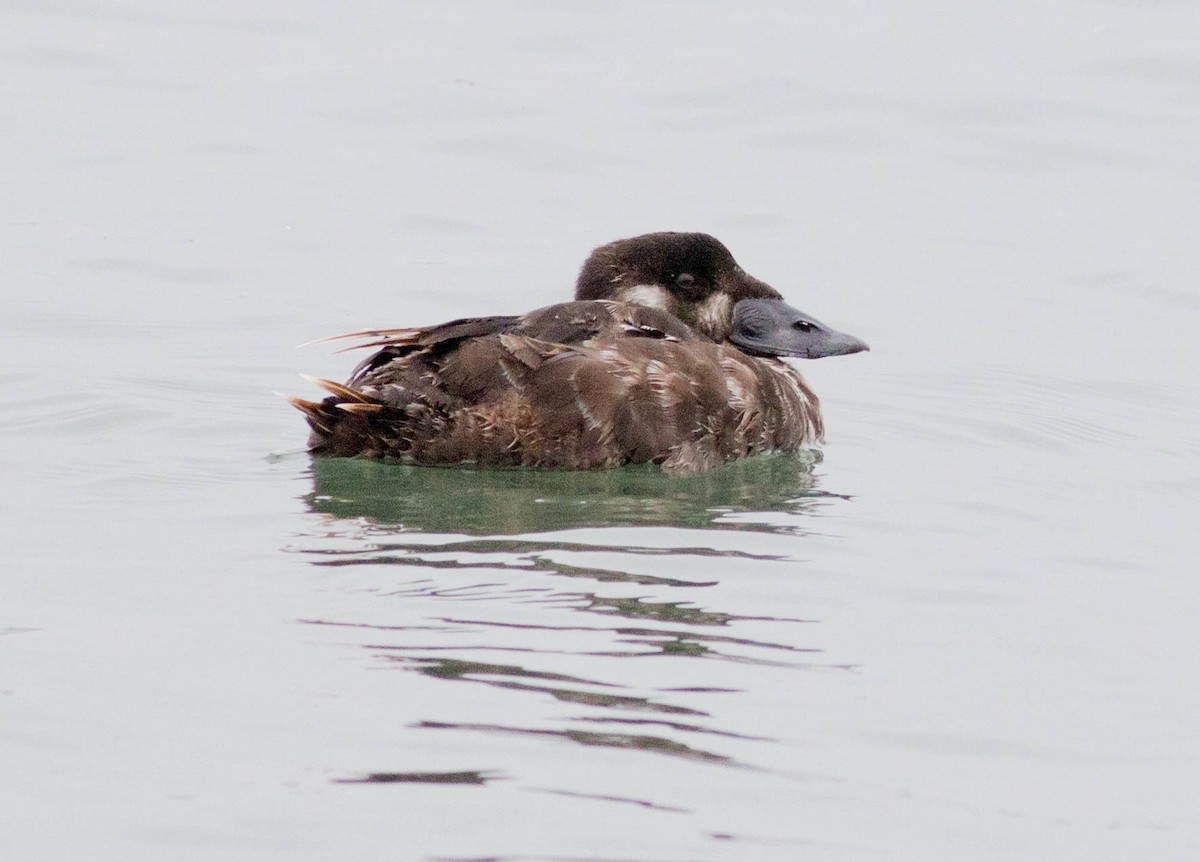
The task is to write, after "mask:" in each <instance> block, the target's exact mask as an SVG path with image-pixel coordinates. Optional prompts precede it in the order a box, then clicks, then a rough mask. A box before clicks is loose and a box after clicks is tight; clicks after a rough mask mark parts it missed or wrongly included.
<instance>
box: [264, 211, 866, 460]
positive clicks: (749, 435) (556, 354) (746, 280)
mask: <svg viewBox="0 0 1200 862" xmlns="http://www.w3.org/2000/svg"><path fill="white" fill-rule="evenodd" d="M337 338H358V339H361V340H363V341H364V342H365V343H363V344H361V345H359V346H360V347H375V348H379V349H378V351H377V352H376V353H374V354H372V355H371V356H369V357H368V358H367V359H365V360H364V361H363V362H362V363H360V364H359V366H358V367H357V368H356V369H354V372H353V373H352V374H351V375H350V379H349V380H348V381H347V382H346V383H345V384H339V383H335V382H333V381H330V380H319V379H316V378H310V379H312V380H313V381H314V382H315V383H317V384H318V385H320V386H321V387H322V388H324V389H325V390H326V391H327V392H329V393H330V394H329V397H327V398H325V399H324V400H323V401H320V402H316V401H306V400H303V399H299V398H290V399H288V400H289V401H290V402H291V403H292V404H293V405H294V406H295V407H296V408H298V409H299V410H300V411H302V412H303V413H304V414H305V416H306V417H307V419H308V424H309V425H310V426H311V428H312V434H311V436H310V439H309V449H310V451H311V452H312V454H314V455H322V456H331V457H354V458H369V459H375V460H381V461H390V462H396V463H404V464H419V465H429V466H435V465H445V466H448V465H468V466H478V467H493V466H523V467H548V468H556V469H566V470H581V469H591V468H600V467H617V466H620V465H623V464H637V463H644V462H652V463H655V464H660V465H662V467H663V468H664V469H667V470H676V471H699V470H706V469H709V468H711V467H714V466H716V465H718V464H722V463H724V462H727V461H732V460H734V459H737V458H743V457H746V456H749V455H757V454H760V453H764V452H771V451H780V450H784V451H786V450H795V449H798V448H800V447H802V446H804V445H806V444H809V443H814V442H818V441H820V440H822V439H823V431H824V429H823V425H822V421H821V411H820V404H819V402H818V400H817V396H816V395H815V394H814V393H813V391H812V390H811V389H809V387H808V385H807V384H806V383H805V382H804V379H803V378H802V377H801V376H800V374H799V372H797V371H796V370H795V369H794V368H792V367H791V366H790V365H788V364H787V363H785V362H783V361H782V359H780V357H804V358H809V359H817V358H820V357H824V356H837V355H841V354H847V353H857V352H859V351H861V350H867V349H868V348H867V345H866V344H864V343H863V342H862V341H860V340H859V339H857V338H854V337H853V336H850V335H846V334H844V333H841V332H838V331H836V330H834V329H831V328H829V327H828V326H826V325H825V324H823V323H821V322H820V321H818V320H816V319H815V318H813V317H811V316H809V315H807V314H805V313H803V312H801V311H797V310H796V309H795V308H792V307H791V306H790V305H788V304H787V303H785V302H784V301H783V298H782V297H781V296H780V294H779V292H778V291H776V290H775V289H774V288H773V287H771V286H770V285H768V284H766V283H765V282H762V281H759V280H758V279H757V278H754V277H753V276H751V275H749V274H747V273H746V272H745V271H744V270H743V269H742V268H741V267H740V266H738V264H737V262H736V261H735V260H734V258H733V255H732V254H730V252H729V250H728V249H727V248H726V247H725V246H724V245H722V244H721V243H720V242H719V241H718V240H717V239H715V238H714V237H712V236H709V235H708V234H703V233H651V234H645V235H643V236H637V237H633V238H631V239H623V240H617V241H616V242H612V243H609V244H607V245H603V246H600V247H599V248H597V249H596V250H595V251H593V252H592V253H591V255H590V256H589V257H588V259H587V261H586V262H585V263H584V265H583V269H582V270H581V271H580V273H579V278H578V281H577V282H576V286H575V301H574V302H565V303H560V304H558V305H551V306H548V307H546V308H541V309H538V310H536V311H532V312H530V313H528V314H524V315H519V316H503V317H476V318H464V319H461V320H454V321H451V322H449V323H443V324H441V325H439V326H430V327H423V328H415V329H377V330H366V331H363V332H356V333H352V334H350V335H345V336H337Z"/></svg>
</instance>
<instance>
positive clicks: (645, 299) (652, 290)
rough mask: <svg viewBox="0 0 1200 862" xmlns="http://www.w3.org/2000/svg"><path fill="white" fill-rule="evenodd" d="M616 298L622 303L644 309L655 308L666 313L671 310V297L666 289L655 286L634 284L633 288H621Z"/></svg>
mask: <svg viewBox="0 0 1200 862" xmlns="http://www.w3.org/2000/svg"><path fill="white" fill-rule="evenodd" d="M617 298H618V299H619V300H621V301H622V302H629V303H632V304H634V305H640V306H643V307H645V308H657V309H658V310H659V311H667V312H669V311H670V310H671V295H670V294H669V293H667V291H666V288H663V287H660V286H659V285H657V284H635V285H634V286H633V287H626V288H623V289H622V290H621V291H619V292H618V293H617Z"/></svg>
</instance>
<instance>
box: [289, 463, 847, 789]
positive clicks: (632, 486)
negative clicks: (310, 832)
mask: <svg viewBox="0 0 1200 862" xmlns="http://www.w3.org/2000/svg"><path fill="white" fill-rule="evenodd" d="M818 459H819V456H818V454H817V453H801V454H799V455H779V456H773V457H765V458H753V459H748V460H745V461H741V462H736V463H734V464H730V465H728V466H727V467H725V468H722V469H718V470H715V471H712V472H710V473H706V474H701V475H698V476H668V475H665V474H663V473H662V472H661V471H659V470H657V469H656V468H652V467H645V468H642V467H639V468H630V469H625V470H614V471H607V472H595V473H555V472H541V471H528V470H510V471H467V470H455V469H431V468H417V467H396V466H387V465H380V464H377V463H372V462H366V461H352V460H318V461H315V462H314V463H313V467H312V477H313V490H312V492H311V493H310V494H308V495H306V497H305V498H304V499H305V502H306V503H307V505H308V506H309V508H310V509H311V510H312V511H313V512H314V513H317V514H320V515H323V516H325V517H324V518H323V519H322V522H321V523H320V525H319V526H318V527H316V528H315V529H314V530H313V531H312V533H311V535H309V536H308V537H305V538H304V539H303V540H302V542H301V547H300V548H299V550H300V551H301V552H302V553H304V554H305V556H307V557H308V559H309V560H310V562H311V563H312V565H313V566H314V567H315V568H316V569H318V570H320V571H322V572H324V573H326V574H327V575H329V576H330V577H331V578H335V579H337V578H342V577H347V578H349V579H350V582H351V583H352V586H351V587H349V589H350V590H351V592H352V594H353V595H354V596H356V597H358V598H363V597H365V599H366V603H365V604H360V605H357V610H354V611H351V612H350V613H352V614H357V615H358V616H357V618H355V617H353V616H351V617H350V618H346V617H343V618H341V619H331V618H328V617H327V616H324V615H323V616H322V617H321V618H314V619H309V620H304V622H305V623H306V624H309V625H314V626H324V627H336V628H338V629H341V630H343V631H345V632H347V634H350V635H352V636H353V641H354V643H356V644H357V645H358V646H360V647H361V648H363V649H364V650H365V651H366V652H367V653H368V654H369V655H370V656H372V660H373V661H374V662H378V663H379V664H377V665H376V666H382V667H393V668H398V669H401V670H404V671H408V672H412V673H417V674H420V675H422V676H424V677H426V678H428V679H436V680H442V681H446V682H457V683H472V684H475V685H482V686H486V687H488V689H490V690H491V691H493V692H496V695H495V696H494V697H493V698H489V699H485V700H484V701H483V703H484V706H483V709H484V710H485V713H484V715H483V716H481V715H480V714H479V712H478V710H475V711H473V712H472V713H471V714H470V715H466V714H464V715H462V716H461V720H456V718H457V717H456V716H454V715H451V716H449V717H445V716H439V718H438V720H434V719H433V718H427V719H424V720H420V721H418V722H417V723H415V724H413V725H411V727H412V728H413V729H417V730H421V731H425V730H433V731H442V732H444V731H450V730H453V731H464V732H469V733H477V734H484V735H493V736H505V737H513V736H518V737H521V738H525V739H530V740H555V741H560V742H561V741H566V742H571V743H575V745H577V746H583V747H586V748H595V747H602V748H608V749H613V750H621V751H633V752H650V753H654V754H660V755H667V756H668V757H671V758H674V759H677V760H682V761H687V762H690V763H695V764H700V765H715V766H725V767H727V766H742V767H745V766H749V765H751V763H750V762H749V761H747V760H745V759H744V758H741V757H734V756H733V754H732V753H727V752H722V751H718V750H714V746H717V745H722V744H730V743H735V742H736V743H757V744H761V745H768V746H769V745H771V744H772V743H773V740H771V739H769V738H767V737H764V736H755V735H750V734H746V733H739V732H735V731H733V730H731V729H729V728H728V727H722V720H721V714H720V711H719V710H716V711H714V704H716V706H717V707H719V706H720V705H721V704H722V703H723V702H724V701H723V699H724V698H736V697H738V696H739V695H740V694H741V685H740V679H739V677H738V676H737V674H738V673H740V671H734V670H732V668H734V667H736V666H745V667H761V668H764V669H780V670H783V671H785V672H786V671H796V670H800V671H803V670H808V669H812V668H816V667H824V668H829V667H831V666H832V665H831V664H830V663H828V662H821V651H820V649H818V648H815V647H813V646H812V645H811V644H807V643H803V642H800V641H801V639H802V638H804V637H806V636H807V634H808V633H811V632H813V631H815V629H814V628H813V625H812V624H813V623H814V621H813V620H806V619H804V618H803V616H804V615H803V613H798V614H797V613H793V614H782V613H781V614H779V615H772V616H764V615H748V614H745V613H738V612H737V608H732V607H731V608H719V607H712V606H711V605H712V602H713V601H714V600H719V597H720V596H722V595H728V591H727V590H722V589H721V587H722V584H723V582H724V581H727V580H728V581H730V582H731V583H737V582H738V580H739V579H750V580H754V579H763V578H772V577H775V576H777V575H778V574H785V575H788V576H790V574H791V573H792V571H793V570H794V567H795V566H796V565H797V562H796V560H795V559H794V558H793V557H792V556H791V555H790V554H789V555H782V554H780V553H778V549H779V547H780V543H779V542H778V541H775V542H773V543H772V549H774V550H775V551H776V553H764V552H763V550H762V549H761V547H760V543H759V542H758V541H757V540H756V536H762V535H763V534H774V535H776V536H781V535H782V536H790V537H792V538H793V539H797V540H802V539H803V537H804V536H806V535H808V534H809V533H810V530H808V529H807V528H806V527H805V526H804V521H805V520H806V516H808V515H811V514H813V513H814V511H815V510H817V509H819V508H820V507H822V506H825V505H830V504H833V503H835V502H837V501H838V500H839V499H841V498H838V497H836V495H833V494H829V493H826V492H823V491H821V490H819V489H818V488H817V487H816V479H815V477H814V476H813V475H812V473H811V467H812V465H813V464H814V463H816V461H817V460H818ZM757 513H770V515H771V517H764V518H761V519H759V520H760V521H761V522H756V518H755V515H756V514H757ZM780 513H782V514H785V515H789V516H793V517H791V518H784V519H780V518H779V514H780ZM731 514H737V515H738V516H739V517H738V518H737V519H736V523H734V522H732V520H731V519H726V517H725V516H728V515H731ZM781 521H782V523H781ZM583 527H587V528H591V529H590V530H589V532H588V535H587V540H586V541H583V540H578V541H577V540H574V536H573V535H572V534H570V533H563V532H557V533H556V532H555V531H563V530H568V529H577V528H583ZM632 527H639V528H646V527H652V528H669V529H668V530H663V531H660V532H657V533H654V534H653V536H654V540H655V541H656V542H657V541H662V539H663V538H664V537H665V538H666V539H667V540H668V546H666V547H664V546H661V545H658V546H655V545H653V544H648V543H646V542H640V543H639V542H636V541H631V540H630V539H631V537H632V536H634V535H638V536H646V535H647V534H646V533H645V531H644V529H643V530H639V531H638V532H637V533H631V532H630V528H632ZM597 528H608V529H607V530H604V531H600V532H598V529H597ZM713 530H721V531H722V532H723V534H724V535H725V536H726V539H725V540H723V541H722V542H720V543H716V544H718V545H720V547H716V548H714V547H712V545H713V544H714V543H713V542H711V541H710V538H711V537H712V536H713V535H714V534H713V532H712V531H713ZM730 531H735V532H734V533H733V535H735V536H738V537H742V536H744V537H745V541H742V540H741V539H740V538H739V539H737V540H735V541H733V542H730V541H729V538H728V537H729V536H730ZM521 534H526V535H521ZM731 544H732V545H734V546H735V547H729V546H730V545H731ZM669 545H674V546H673V547H672V546H669ZM647 570H649V571H647ZM665 593H669V595H666V594H665ZM464 602H470V603H472V608H473V609H475V608H477V609H478V610H477V611H476V610H473V611H472V612H471V613H470V614H455V613H453V612H451V611H450V608H452V607H462V606H463V603H464ZM760 606H761V605H760ZM739 607H743V606H741V605H739ZM793 611H802V609H793ZM381 617H382V619H381ZM581 620H582V622H581ZM501 655H502V656H504V658H502V659H499V660H496V659H497V658H499V656H501ZM627 659H636V660H637V661H634V662H630V661H627ZM694 659H703V660H705V661H706V662H708V663H712V662H715V663H717V664H706V667H711V668H714V669H715V668H730V669H731V670H730V671H729V673H728V675H725V676H720V675H714V674H712V673H711V672H709V673H704V674H703V675H702V676H701V677H700V678H699V679H698V678H696V677H694V676H691V675H689V674H691V669H692V668H699V667H700V666H699V665H697V664H695V663H694V662H693V661H692V660H694ZM679 662H683V664H682V665H680V664H678V663H679ZM664 668H669V670H668V671H667V673H666V676H665V677H664V676H663V670H664ZM772 672H777V671H775V670H772ZM714 677H715V678H716V679H720V680H728V681H729V682H732V684H725V685H706V684H705V683H710V682H712V681H713V679H714ZM689 683H691V684H689ZM697 683H700V684H697ZM501 692H503V694H501ZM512 698H517V700H513V699H512ZM714 698H715V700H714ZM447 702H448V703H452V702H455V701H454V700H453V699H451V700H448V701H447ZM431 707H437V708H439V709H444V708H445V707H444V705H443V706H441V707H439V706H438V704H436V703H435V704H431ZM564 707H566V708H570V709H571V710H572V711H573V712H574V713H575V714H572V715H566V716H564V715H562V714H561V710H562V709H563V708H564ZM493 710H494V715H488V714H487V713H488V711H493ZM497 750H501V751H503V750H507V749H506V748H504V747H501V748H499V749H497ZM557 756H559V757H566V758H567V759H569V758H570V755H563V754H562V751H561V750H560V753H559V754H558V755H557ZM479 765H480V766H483V764H479ZM488 765H489V766H496V765H499V764H488ZM380 766H387V767H389V768H390V767H395V766H401V767H402V766H403V764H386V765H385V764H380ZM522 768H523V764H522V763H521V762H519V761H518V762H516V763H505V764H504V769H503V770H502V773H501V774H502V775H503V777H504V778H506V779H511V780H514V781H518V782H520V781H521V779H522V778H523V775H522ZM570 773H571V771H570V770H564V773H563V774H570ZM495 777H496V773H494V772H488V771H487V770H484V769H478V770H465V771H464V770H455V771H447V772H444V773H443V772H424V771H422V772H415V771H401V770H392V769H389V770H388V771H384V770H380V771H378V772H372V773H369V774H367V775H365V776H361V777H357V778H353V779H342V781H343V782H344V783H371V784H381V783H409V784H413V783H417V784H421V783H468V784H484V783H486V782H487V781H488V780H491V779H494V778H495ZM528 789H537V790H539V791H541V792H548V793H555V794H562V795H567V796H571V795H575V796H580V797H584V798H595V799H610V800H613V801H621V802H629V803H631V804H636V805H639V806H646V807H653V808H661V809H663V810H678V809H673V808H672V807H671V806H670V805H669V804H666V803H665V801H664V800H647V799H642V798H641V797H639V796H634V795H630V796H624V795H622V796H612V795H611V794H602V793H593V792H591V790H590V789H589V787H588V786H586V784H585V785H584V786H582V787H574V788H566V787H554V788H547V787H538V788H532V787H530V788H528ZM631 789H633V788H631Z"/></svg>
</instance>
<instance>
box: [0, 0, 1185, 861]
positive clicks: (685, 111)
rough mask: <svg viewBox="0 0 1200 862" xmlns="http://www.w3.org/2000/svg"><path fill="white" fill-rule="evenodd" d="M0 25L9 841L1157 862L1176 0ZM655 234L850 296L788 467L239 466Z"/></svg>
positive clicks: (594, 856) (1176, 580) (293, 7)
mask: <svg viewBox="0 0 1200 862" xmlns="http://www.w3.org/2000/svg"><path fill="white" fill-rule="evenodd" d="M0 20H2V22H3V24H2V26H0V68H2V69H3V75H2V76H0V82H2V83H0V88H2V91H3V102H2V104H3V128H4V134H3V135H2V136H0V157H2V160H3V165H4V169H3V171H0V192H2V199H3V201H4V213H5V217H4V229H3V255H2V259H0V272H2V275H3V294H2V298H0V356H2V358H3V365H2V370H0V393H2V397H3V405H4V407H3V413H2V415H0V433H2V434H3V446H2V447H0V451H2V454H0V462H2V465H3V466H2V469H3V476H4V479H5V482H4V486H5V493H4V495H3V498H2V500H3V501H2V503H0V505H3V507H4V514H3V521H2V526H0V544H2V548H3V559H4V566H3V575H2V576H0V600H2V603H0V634H3V635H4V636H3V637H0V655H2V656H3V659H2V661H0V764H2V765H0V773H2V775H3V777H2V778H0V812H2V813H0V818H2V819H3V828H2V829H0V845H3V855H4V857H5V858H7V859H68V858H70V859H85V858H86V859H122V860H142V859H145V860H151V859H153V860H159V859H214V858H227V859H239V860H242V859H247V860H256V859H264V860H266V859H288V860H306V859H313V860H316V859H349V858H368V859H382V858H389V859H456V860H468V859H469V860H482V859H504V860H533V859H537V860H549V859H554V860H566V859H572V860H646V862H667V860H745V859H756V860H758V859H787V860H790V859H798V858H806V859H838V860H840V859H846V860H866V859H913V860H917V859H920V860H927V859H972V860H980V859H997V860H1007V859H1131V858H1142V859H1156V860H1162V859H1194V858H1197V855H1198V854H1200V829H1198V826H1197V815H1196V810H1197V801H1198V799H1197V787H1196V785H1197V778H1198V776H1200V762H1198V761H1200V743H1198V734H1197V732H1196V715H1197V714H1198V713H1200V693H1198V684H1197V675H1196V668H1197V665H1198V659H1200V655H1198V653H1200V649H1198V645H1197V620H1198V619H1200V614H1198V608H1197V604H1198V602H1197V599H1198V597H1200V587H1198V586H1197V584H1196V579H1195V576H1194V570H1195V562H1194V556H1195V548H1196V544H1195V526H1194V522H1195V519H1196V512H1197V506H1196V501H1197V492H1198V491H1200V476H1198V473H1197V468H1196V463H1197V454H1200V453H1198V445H1197V443H1196V439H1195V428H1196V426H1197V422H1198V421H1200V398H1198V396H1197V386H1196V383H1197V376H1196V363H1197V359H1200V357H1198V356H1197V352H1196V348H1195V343H1196V339H1195V333H1196V331H1197V327H1198V325H1200V292H1198V291H1197V286H1196V283H1197V271H1198V264H1200V254H1198V252H1197V242H1196V226H1197V224H1200V165H1198V159H1200V156H1198V155H1197V154H1198V153H1200V53H1198V49H1197V45H1198V44H1200V11H1198V10H1197V7H1196V6H1195V5H1194V4H1191V3H1183V2H1179V3H1173V2H1167V0H1163V2H1152V3H1122V2H1054V3H1045V2H1036V3H1035V2H1021V0H1017V2H1013V0H1005V2H981V3H972V4H949V3H936V2H918V3H908V4H891V5H888V4H882V3H868V2H857V3H856V2H850V3H839V4H815V3H756V4H730V3H715V2H655V3H605V4H591V5H587V6H584V5H581V4H557V3H536V2H528V3H507V4H492V3H439V4H432V3H430V4H392V5H385V4H322V3H267V2H263V3H224V2H218V3H206V4H198V3H182V2H163V0H156V2H113V3H83V2H55V3H48V2H42V0H39V2H37V3H32V2H29V3H24V2H9V3H7V4H5V6H4V8H3V11H2V12H0ZM663 229H676V230H705V231H709V232H711V233H714V234H716V235H717V236H719V237H720V238H721V239H723V240H724V241H725V242H726V243H727V244H728V245H729V246H730V247H731V248H732V249H733V251H734V253H735V254H736V255H737V257H738V259H739V261H740V262H741V263H742V264H743V265H744V266H745V267H746V269H747V270H749V271H750V272H751V273H753V274H755V275H757V276H758V277H760V278H763V279H765V280H767V281H769V282H771V283H772V284H774V285H775V286H776V287H778V288H779V289H780V290H781V291H782V292H783V293H784V294H785V295H786V296H787V297H788V298H789V300H791V301H792V302H793V304H795V305H797V306H799V307H801V308H803V309H804V310H806V311H808V312H810V313H812V314H814V315H816V316H818V317H820V318H821V319H824V320H826V321H827V322H829V323H830V324H832V325H834V326H837V327H839V328H843V329H845V330H847V331H849V332H852V333H854V334H856V335H858V336H861V337H862V338H864V339H866V340H867V341H869V342H870V343H871V345H872V348H873V350H872V352H871V353H869V354H864V355H860V356H854V357H848V358H844V359H832V360H826V361H822V362H819V363H812V364H806V365H804V367H803V370H804V371H805V373H806V374H807V375H808V377H809V380H810V382H811V383H812V384H813V386H814V387H815V388H816V389H817V391H818V392H819V393H820V394H821V396H822V398H823V400H824V402H825V405H826V418H827V423H828V426H829V429H830V433H829V444H828V446H827V447H826V448H825V460H824V462H823V463H822V464H820V465H819V466H817V467H816V468H815V469H814V471H813V473H812V474H811V475H810V474H807V473H805V472H804V465H803V464H802V463H797V462H796V461H795V460H794V459H763V460H762V461H760V462H759V463H755V464H746V465H737V466H736V467H734V468H731V469H730V470H726V471H721V472H719V474H716V475H711V476H707V477H695V478H692V479H688V480H680V481H674V480H667V479H664V478H663V477H660V476H657V475H655V474H652V473H647V472H639V471H625V472H623V473H618V474H608V475H604V476H583V477H578V476H576V477H566V476H549V477H547V476H541V475H524V476H521V475H517V476H513V475H507V476H495V475H491V476H480V475H478V474H458V473H452V474H447V473H444V472H442V471H411V470H399V469H391V470H387V469H384V470H380V469H378V468H372V467H371V466H370V465H359V464H354V463H349V464H340V465H337V464H334V465H319V469H318V470H316V472H314V471H313V469H312V466H311V465H310V463H309V461H308V459H307V458H306V457H304V456H302V455H295V454H293V455H284V456H282V457H276V458H271V457H270V456H271V455H272V453H282V452H286V451H287V450H293V449H295V448H296V447H298V446H300V445H302V440H303V436H304V431H303V428H302V422H301V421H300V418H299V416H298V415H296V414H295V413H294V412H293V411H292V410H290V408H288V407H287V405H285V404H284V403H283V402H280V401H278V400H277V399H274V398H273V397H272V396H271V394H270V393H271V390H282V391H285V392H288V393H294V394H301V395H311V394H313V391H312V390H311V389H310V388H309V387H308V386H307V384H305V383H303V381H300V380H299V379H298V378H297V377H296V376H295V375H296V372H299V371H305V372H310V373H316V374H321V375H325V376H331V377H343V376H344V375H345V374H346V372H347V371H348V370H349V368H350V367H351V365H352V364H353V362H354V361H355V360H354V358H353V357H348V356H346V355H337V354H334V353H332V352H331V351H330V350H328V349H326V348H323V347H318V348H308V349H306V350H304V351H295V350H293V345H295V344H297V343H300V342H303V341H307V340H309V339H311V338H315V337H319V336H323V335H329V334H335V333H339V332H343V331H348V330H352V329H356V328H360V327H363V326H375V325H406V324H423V323H432V322H437V321H440V320H445V319H450V318H453V317H459V316H463V315H470V314H491V313H505V312H519V311H523V310H527V309H529V308H533V307H536V306H537V305H541V304H546V303H549V302H553V301H557V300H561V299H564V298H566V297H567V295H568V294H569V291H570V286H571V283H572V280H573V277H574V273H575V271H576V269H577V267H578V265H579V263H580V262H581V261H582V259H583V257H584V255H585V254H586V253H587V251H588V250H589V249H590V248H591V247H592V246H594V245H596V244H598V243H601V242H604V241H607V240H610V239H614V238H617V237H620V236H629V235H632V234H635V233H640V232H643V231H648V230H663ZM466 683H474V684H466Z"/></svg>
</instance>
